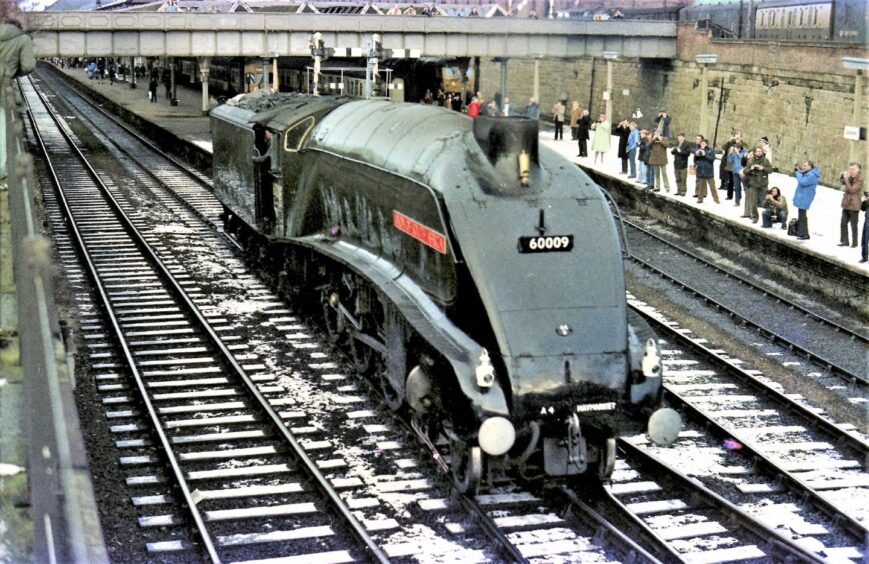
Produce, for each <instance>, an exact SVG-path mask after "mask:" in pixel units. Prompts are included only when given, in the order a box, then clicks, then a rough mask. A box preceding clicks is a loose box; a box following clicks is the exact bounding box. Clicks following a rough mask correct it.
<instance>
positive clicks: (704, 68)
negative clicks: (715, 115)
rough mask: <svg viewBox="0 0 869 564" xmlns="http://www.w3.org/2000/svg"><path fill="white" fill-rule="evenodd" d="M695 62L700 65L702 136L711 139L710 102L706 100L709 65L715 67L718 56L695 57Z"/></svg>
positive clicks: (711, 54)
mask: <svg viewBox="0 0 869 564" xmlns="http://www.w3.org/2000/svg"><path fill="white" fill-rule="evenodd" d="M694 60H695V61H697V64H698V65H700V71H701V74H700V135H702V136H703V137H709V132H708V131H707V130H708V128H709V115H708V114H709V107H708V106H709V102H708V101H707V99H706V92H707V91H708V90H709V76H708V74H707V73H708V71H709V65H714V64H715V62H716V61H718V55H716V54H714V53H703V54H700V55H695V56H694Z"/></svg>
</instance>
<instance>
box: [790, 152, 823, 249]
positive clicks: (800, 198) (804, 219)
mask: <svg viewBox="0 0 869 564" xmlns="http://www.w3.org/2000/svg"><path fill="white" fill-rule="evenodd" d="M794 176H796V177H797V191H796V193H795V194H794V206H795V207H796V208H797V239H802V240H804V241H805V240H806V239H808V238H809V218H808V216H807V215H806V212H807V211H808V210H809V207H810V206H811V205H812V200H814V199H815V188H817V187H818V180H820V178H821V171H820V170H818V168H817V167H816V166H815V164H814V163H813V162H812V161H803V162H802V163H800V164H799V165H798V166H797V168H796V170H795V171H794Z"/></svg>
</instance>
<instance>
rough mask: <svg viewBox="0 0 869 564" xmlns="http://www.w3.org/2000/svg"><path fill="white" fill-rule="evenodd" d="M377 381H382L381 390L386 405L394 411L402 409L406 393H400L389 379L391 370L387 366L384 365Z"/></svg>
mask: <svg viewBox="0 0 869 564" xmlns="http://www.w3.org/2000/svg"><path fill="white" fill-rule="evenodd" d="M377 381H378V382H380V392H381V393H382V394H383V399H384V400H386V405H387V406H389V409H391V410H392V411H398V410H399V409H401V406H402V404H403V403H404V395H403V394H400V393H398V392H397V391H396V390H395V387H393V385H392V383H391V382H390V381H389V372H388V371H387V369H386V367H383V368H382V369H381V370H379V371H378V373H377Z"/></svg>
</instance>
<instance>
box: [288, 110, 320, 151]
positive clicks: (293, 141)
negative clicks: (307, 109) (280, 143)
mask: <svg viewBox="0 0 869 564" xmlns="http://www.w3.org/2000/svg"><path fill="white" fill-rule="evenodd" d="M312 127H314V118H313V117H306V118H305V119H303V120H302V121H300V122H297V123H296V124H294V125H293V126H291V127H290V128H289V129H287V132H286V134H285V135H284V150H285V151H287V152H288V153H295V152H297V151H299V150H300V149H301V148H302V144H303V143H304V142H305V139H307V138H308V133H309V132H310V131H311V128H312Z"/></svg>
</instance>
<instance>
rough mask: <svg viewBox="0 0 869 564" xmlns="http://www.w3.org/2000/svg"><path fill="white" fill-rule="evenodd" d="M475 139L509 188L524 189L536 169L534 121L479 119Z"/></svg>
mask: <svg viewBox="0 0 869 564" xmlns="http://www.w3.org/2000/svg"><path fill="white" fill-rule="evenodd" d="M474 138H475V139H476V140H477V144H478V145H479V146H480V148H481V149H482V150H483V153H485V155H486V157H487V158H488V159H489V162H490V163H492V166H494V167H495V169H496V170H497V171H498V172H499V173H500V175H501V176H502V177H503V178H505V179H510V180H512V182H508V183H507V184H506V186H508V187H519V186H527V185H528V184H529V183H530V177H531V174H532V171H531V169H532V168H536V166H537V162H538V160H537V142H538V133H537V120H536V119H531V118H526V117H489V116H478V117H477V118H475V119H474Z"/></svg>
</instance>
